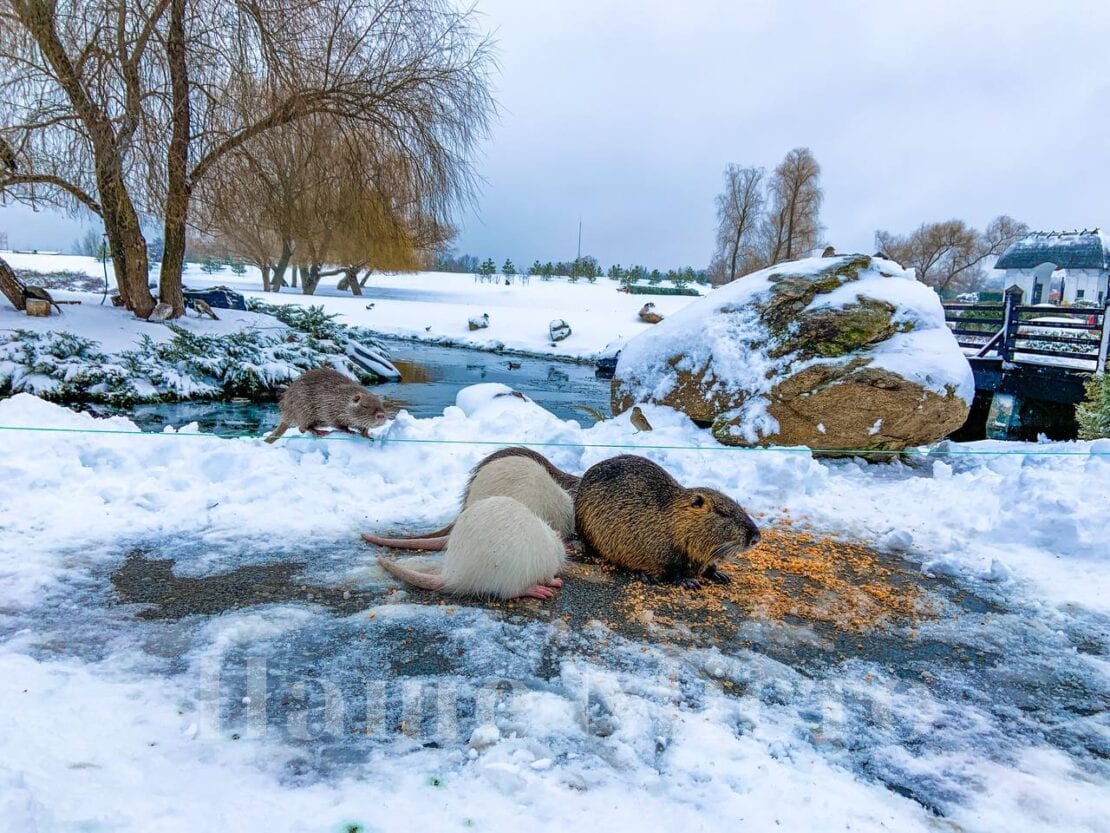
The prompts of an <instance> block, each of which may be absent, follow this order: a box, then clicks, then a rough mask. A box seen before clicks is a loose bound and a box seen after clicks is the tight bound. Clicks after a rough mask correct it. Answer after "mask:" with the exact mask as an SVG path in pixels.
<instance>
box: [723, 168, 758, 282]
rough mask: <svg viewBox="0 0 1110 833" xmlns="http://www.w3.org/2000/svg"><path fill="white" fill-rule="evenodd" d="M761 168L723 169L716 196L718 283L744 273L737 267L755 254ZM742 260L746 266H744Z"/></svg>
mask: <svg viewBox="0 0 1110 833" xmlns="http://www.w3.org/2000/svg"><path fill="white" fill-rule="evenodd" d="M765 174H766V171H764V170H763V168H741V167H739V166H738V165H732V164H730V165H729V166H728V167H727V168H725V175H724V176H725V189H724V191H722V192H721V193H720V194H719V195H718V196H717V251H716V253H715V255H714V262H715V263H719V264H720V266H719V267H715V268H714V270H713V271H714V272H715V273H716V274H717V275H718V280H719V281H720V282H721V283H728V282H730V281H734V280H736V278H738V277H739V276H740V275H742V274H744V272H743V271H740V270H741V267H742V266H744V265H749V266H750V265H751V263H750V261H751V260H753V258H754V255H755V251H754V250H755V247H756V240H755V236H756V233H757V232H758V230H759V226H760V221H761V219H762V211H763V204H764V202H765V200H766V197H765V195H764V191H763V179H764V176H765ZM745 261H747V262H748V263H747V264H746V263H745Z"/></svg>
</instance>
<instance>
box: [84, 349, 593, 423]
mask: <svg viewBox="0 0 1110 833" xmlns="http://www.w3.org/2000/svg"><path fill="white" fill-rule="evenodd" d="M382 341H383V344H385V345H386V347H387V349H388V350H389V355H390V358H391V360H392V362H393V363H394V364H395V365H396V366H397V369H398V370H400V371H401V374H402V381H400V382H387V383H385V384H381V385H375V386H374V387H373V390H374V392H375V393H377V394H378V395H380V396H381V397H383V398H384V399H385V400H386V404H387V405H388V406H389V408H390V410H391V411H392V410H394V409H400V408H404V409H405V410H407V411H408V412H409V413H410V414H412V415H413V416H415V417H418V418H426V417H433V416H439V415H440V414H441V413H443V409H444V408H446V407H447V406H448V405H453V404H455V395H456V394H457V393H458V392H459V389H460V388H464V387H466V386H467V385H476V384H479V383H482V382H501V383H503V384H506V385H509V386H510V387H512V388H514V389H515V390H519V391H520V392H522V393H524V394H526V395H527V396H529V397H530V398H532V399H534V400H535V401H536V402H537V403H539V404H540V405H542V406H543V407H544V408H546V409H547V410H549V411H551V412H552V413H553V414H555V415H556V416H558V417H560V418H562V419H577V420H580V421H582V422H583V424H589V423H590V422H592V419H591V418H590V417H589V416H588V415H587V414H586V413H585V412H584V411H583V410H581V409H580V408H579V407H578V406H580V405H585V406H587V407H590V408H594V409H597V410H598V411H601V413H603V414H605V415H606V416H608V414H609V382H608V381H607V380H603V379H598V378H596V377H595V376H594V368H593V366H592V365H589V364H575V363H572V362H563V361H555V360H552V359H540V358H528V357H526V356H507V355H498V354H495V353H484V352H480V351H477V350H467V349H464V348H458V347H440V346H437V345H432V344H421V343H418V342H412V341H402V340H397V339H383V340H382ZM88 410H90V411H92V412H93V413H122V414H124V415H125V416H127V417H129V418H130V419H132V420H133V421H134V422H135V423H136V424H137V425H138V426H139V427H141V428H142V429H143V430H144V431H161V430H162V429H163V428H165V427H166V426H167V425H170V426H174V427H180V426H182V425H186V424H188V423H190V422H196V423H198V424H199V426H200V429H201V430H202V431H206V432H214V433H227V434H261V433H263V432H265V431H268V430H269V429H271V428H273V426H275V425H276V424H277V422H278V419H277V403H276V402H249V401H244V400H238V401H231V402H222V401H201V402H174V403H162V404H152V405H135V406H132V407H130V408H126V409H121V410H113V409H111V408H109V407H107V406H103V405H95V406H90V407H89V408H88Z"/></svg>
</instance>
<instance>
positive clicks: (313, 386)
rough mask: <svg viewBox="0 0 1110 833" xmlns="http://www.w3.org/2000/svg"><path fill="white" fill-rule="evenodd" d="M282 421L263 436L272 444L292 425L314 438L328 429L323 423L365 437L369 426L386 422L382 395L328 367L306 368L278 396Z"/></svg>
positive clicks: (373, 426) (320, 435) (372, 426)
mask: <svg viewBox="0 0 1110 833" xmlns="http://www.w3.org/2000/svg"><path fill="white" fill-rule="evenodd" d="M278 407H279V408H280V409H281V422H280V423H279V424H278V427H277V428H275V429H274V433H272V434H271V435H270V436H268V437H267V438H266V442H268V443H272V442H273V441H274V440H276V439H277V438H278V437H280V436H281V435H282V434H284V433H285V432H286V431H287V430H288V429H289V426H291V425H296V426H297V427H298V428H299V429H301V431H311V432H312V433H313V434H315V435H316V436H317V437H322V436H324V435H325V434H327V433H328V432H327V431H325V430H323V429H324V426H328V427H331V428H337V429H339V430H340V431H347V432H349V433H352V434H356V433H357V434H361V435H362V436H364V437H365V436H367V435H368V433H369V431H370V429H371V428H376V427H378V426H379V425H383V424H385V421H386V419H387V417H386V413H385V405H383V404H382V400H381V397H379V396H378V395H377V394H373V393H371V392H370V391H368V390H367V389H366V388H364V387H363V386H362V385H360V384H358V383H356V382H353V381H352V380H351V379H350V378H349V377H347V376H344V375H343V374H342V373H340V372H339V371H338V370H336V369H334V368H331V367H318V368H316V369H315V370H306V371H305V372H304V373H302V374H301V375H300V377H298V378H297V379H295V380H294V381H293V383H292V384H291V385H289V387H288V388H286V389H285V393H283V394H282V395H281V402H280V403H279V405H278Z"/></svg>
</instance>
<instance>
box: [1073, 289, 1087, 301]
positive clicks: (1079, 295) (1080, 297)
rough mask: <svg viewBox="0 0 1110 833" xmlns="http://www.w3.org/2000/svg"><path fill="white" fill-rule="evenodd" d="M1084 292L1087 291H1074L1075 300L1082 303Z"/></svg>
mask: <svg viewBox="0 0 1110 833" xmlns="http://www.w3.org/2000/svg"><path fill="white" fill-rule="evenodd" d="M1086 291H1087V290H1085V289H1077V290H1075V300H1077V301H1082V300H1083V293H1085V292H1086Z"/></svg>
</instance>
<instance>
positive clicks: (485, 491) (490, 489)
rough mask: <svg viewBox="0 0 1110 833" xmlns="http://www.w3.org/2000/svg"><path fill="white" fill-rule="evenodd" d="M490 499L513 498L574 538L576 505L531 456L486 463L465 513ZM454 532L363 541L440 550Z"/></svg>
mask: <svg viewBox="0 0 1110 833" xmlns="http://www.w3.org/2000/svg"><path fill="white" fill-rule="evenodd" d="M489 497H511V498H513V499H514V500H516V501H517V502H518V503H522V504H524V506H525V507H526V508H527V509H528V510H529V511H530V512H532V513H533V514H534V515H536V517H538V518H539V519H540V520H541V521H543V522H544V523H546V524H547V525H548V526H549V527H551V528H552V529H553V530H554V531H555V532H556V534H558V535H559V536H560V537H561V538H563V539H564V540H566V539H569V538H570V537H571V536H572V535H574V503H573V502H572V500H571V497H570V495H568V494H567V493H566V491H565V490H564V489H563V488H562V487H561V486H560V485H559V484H558V483H556V482H555V480H554V479H553V478H552V477H551V475H549V474H548V473H547V470H546V469H545V468H544V467H543V466H542V465H540V463H539V462H537V461H536V460H535V459H533V458H532V457H530V456H518V455H506V456H501V457H498V458H497V459H494V460H490V459H487V460H484V461H483V462H482V464H481V465H480V466H479V467H478V468H477V469H475V471H474V475H473V477H471V478H470V482H469V483H467V485H466V494H465V496H464V498H463V511H466V509H467V508H468V507H470V506H471V505H472V504H474V503H475V502H477V501H480V500H484V499H486V498H489ZM451 531H452V526H451V525H449V526H447V527H444V528H443V529H442V530H437V532H435V533H431V534H425V535H422V536H419V537H409V538H382V537H380V536H377V535H371V534H369V533H365V532H364V533H363V535H362V538H363V540H364V541H368V542H369V543H371V544H377V545H378V546H380V547H397V548H399V549H410V550H412V549H421V550H439V549H443V547H444V546H445V545H446V544H447V543H448V541H449V540H450V539H449V538H448V533H450V532H451Z"/></svg>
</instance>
